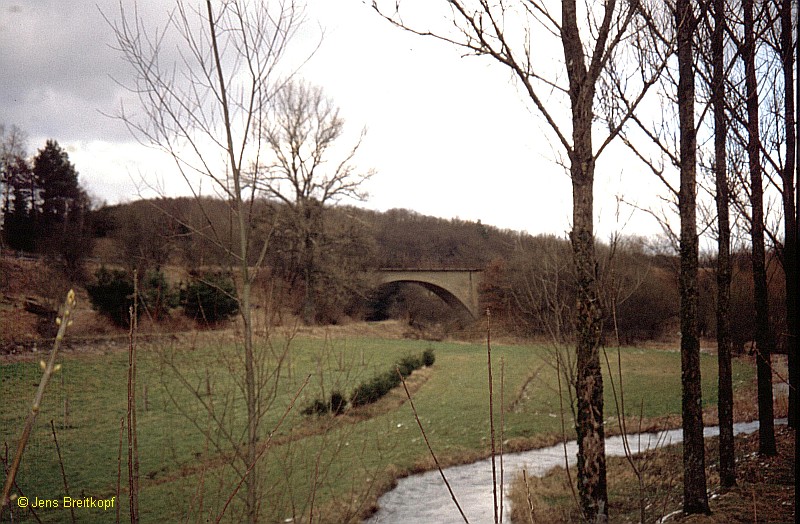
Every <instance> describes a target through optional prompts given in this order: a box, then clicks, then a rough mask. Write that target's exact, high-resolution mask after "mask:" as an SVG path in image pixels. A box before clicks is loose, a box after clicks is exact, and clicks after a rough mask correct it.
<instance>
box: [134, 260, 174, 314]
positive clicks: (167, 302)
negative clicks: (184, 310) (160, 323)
mask: <svg viewBox="0 0 800 524" xmlns="http://www.w3.org/2000/svg"><path fill="white" fill-rule="evenodd" d="M139 297H140V300H141V301H142V303H143V305H144V307H145V308H146V309H147V311H148V312H149V314H150V316H151V317H152V318H153V319H154V320H162V319H163V318H165V317H166V316H167V315H168V314H169V310H170V309H172V308H174V307H177V306H178V304H179V297H178V295H177V293H175V291H174V290H173V289H172V288H171V287H170V285H169V284H168V283H167V279H166V277H165V276H164V273H162V272H161V271H148V272H147V273H146V274H145V276H144V278H143V279H142V283H141V291H140V292H139Z"/></svg>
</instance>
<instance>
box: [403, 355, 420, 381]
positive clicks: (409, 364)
mask: <svg viewBox="0 0 800 524" xmlns="http://www.w3.org/2000/svg"><path fill="white" fill-rule="evenodd" d="M423 365H424V363H423V361H422V356H421V355H418V356H416V357H413V356H411V355H409V356H407V357H403V358H402V359H400V362H398V363H397V370H398V371H400V374H401V375H402V376H403V378H406V377H407V376H409V375H410V374H411V373H413V372H414V371H416V370H418V369H419V368H421V367H422V366H423Z"/></svg>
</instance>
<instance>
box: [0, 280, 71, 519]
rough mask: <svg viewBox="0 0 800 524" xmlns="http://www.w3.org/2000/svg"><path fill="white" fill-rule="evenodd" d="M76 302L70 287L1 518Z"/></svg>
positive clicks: (8, 478)
mask: <svg viewBox="0 0 800 524" xmlns="http://www.w3.org/2000/svg"><path fill="white" fill-rule="evenodd" d="M75 303H76V300H75V291H73V290H71V289H70V290H69V293H67V299H66V301H65V302H64V307H63V310H62V311H63V312H62V314H61V316H60V317H58V318H57V319H56V324H58V325H59V327H58V334H57V335H56V339H55V341H54V342H53V349H52V350H51V351H50V358H49V359H48V361H47V364H45V363H44V361H41V362H40V363H39V364H40V365H41V366H42V369H43V370H44V373H43V374H42V379H41V380H40V381H39V388H38V389H37V390H36V395H35V396H34V397H33V403H32V404H31V410H30V412H29V413H28V418H27V419H26V420H25V428H24V429H23V430H22V437H21V438H20V440H19V444H18V446H17V452H16V454H15V455H14V460H13V462H12V464H11V468H10V469H9V471H8V474H7V476H6V484H5V486H4V487H3V498H2V499H0V518H2V516H3V511H4V510H5V507H6V506H7V505H9V504H10V503H11V499H10V498H9V494H10V493H11V488H12V486H14V479H15V478H16V476H17V470H19V465H20V462H21V461H22V454H23V453H24V452H25V446H26V445H27V443H28V439H29V438H30V436H31V430H32V429H33V424H34V422H36V415H38V414H39V407H40V406H41V403H42V398H43V397H44V390H45V388H46V387H47V383H48V382H49V381H50V377H51V376H52V374H53V373H54V372H56V371H58V370H59V369H61V364H58V365H56V355H57V354H58V348H59V347H60V346H61V341H62V340H63V339H64V334H65V333H66V332H67V327H68V326H69V325H70V324H72V320H71V318H70V315H71V314H72V309H73V308H74V307H75Z"/></svg>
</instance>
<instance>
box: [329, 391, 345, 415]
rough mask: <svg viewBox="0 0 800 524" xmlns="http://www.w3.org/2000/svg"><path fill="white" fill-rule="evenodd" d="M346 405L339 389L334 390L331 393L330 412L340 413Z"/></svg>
mask: <svg viewBox="0 0 800 524" xmlns="http://www.w3.org/2000/svg"><path fill="white" fill-rule="evenodd" d="M346 407H347V399H346V398H345V397H344V395H342V393H341V391H334V392H333V393H331V413H333V414H334V415H341V414H342V413H344V410H345V408H346Z"/></svg>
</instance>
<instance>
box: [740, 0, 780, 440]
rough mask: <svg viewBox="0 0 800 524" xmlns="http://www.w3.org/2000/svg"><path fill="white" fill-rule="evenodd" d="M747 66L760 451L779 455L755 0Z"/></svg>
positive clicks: (748, 18) (749, 4) (747, 7)
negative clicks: (776, 444) (773, 395)
mask: <svg viewBox="0 0 800 524" xmlns="http://www.w3.org/2000/svg"><path fill="white" fill-rule="evenodd" d="M743 8H744V50H743V51H744V52H743V58H744V67H745V89H746V99H747V100H746V104H747V132H748V141H747V156H748V160H749V170H750V206H751V208H752V209H751V215H752V216H751V223H750V236H751V247H752V265H753V296H754V304H755V310H756V318H755V321H756V332H755V344H756V374H757V377H758V423H759V431H758V434H759V447H758V450H759V453H761V454H762V455H768V456H771V455H775V453H776V448H775V427H774V420H773V419H774V415H773V409H772V368H771V366H770V354H771V353H772V348H773V347H774V339H773V336H772V331H771V329H770V325H769V290H768V287H767V267H766V257H765V253H764V189H763V187H762V184H761V160H760V147H761V144H760V139H761V137H760V136H759V125H758V124H759V122H758V118H759V110H758V83H757V80H756V63H755V60H756V48H755V23H754V17H753V0H744V2H743Z"/></svg>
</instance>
